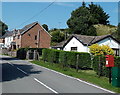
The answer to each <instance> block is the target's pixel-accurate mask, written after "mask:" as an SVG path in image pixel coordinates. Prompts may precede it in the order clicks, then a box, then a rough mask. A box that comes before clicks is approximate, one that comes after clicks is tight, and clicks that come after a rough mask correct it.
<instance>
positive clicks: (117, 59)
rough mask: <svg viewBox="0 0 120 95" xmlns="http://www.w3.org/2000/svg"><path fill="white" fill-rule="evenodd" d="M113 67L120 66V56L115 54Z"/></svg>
mask: <svg viewBox="0 0 120 95" xmlns="http://www.w3.org/2000/svg"><path fill="white" fill-rule="evenodd" d="M114 62H115V67H120V57H119V56H116V57H115V61H114Z"/></svg>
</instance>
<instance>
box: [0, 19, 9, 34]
mask: <svg viewBox="0 0 120 95" xmlns="http://www.w3.org/2000/svg"><path fill="white" fill-rule="evenodd" d="M7 30H8V26H7V25H6V24H5V23H3V22H2V21H0V35H1V36H2V35H4V34H5V32H6V31H7Z"/></svg>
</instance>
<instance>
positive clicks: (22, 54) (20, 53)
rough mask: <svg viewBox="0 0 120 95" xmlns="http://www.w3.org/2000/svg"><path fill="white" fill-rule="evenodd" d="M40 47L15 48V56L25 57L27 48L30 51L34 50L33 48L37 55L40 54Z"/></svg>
mask: <svg viewBox="0 0 120 95" xmlns="http://www.w3.org/2000/svg"><path fill="white" fill-rule="evenodd" d="M42 49H43V48H20V49H18V50H17V58H20V59H26V54H27V51H28V50H31V51H32V52H34V50H37V51H38V53H39V55H42Z"/></svg>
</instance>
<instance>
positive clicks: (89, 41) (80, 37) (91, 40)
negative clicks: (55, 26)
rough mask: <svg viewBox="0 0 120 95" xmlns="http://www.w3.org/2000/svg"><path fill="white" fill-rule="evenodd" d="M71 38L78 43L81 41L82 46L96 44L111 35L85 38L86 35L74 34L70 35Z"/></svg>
mask: <svg viewBox="0 0 120 95" xmlns="http://www.w3.org/2000/svg"><path fill="white" fill-rule="evenodd" d="M72 36H73V37H76V38H77V39H78V40H79V41H81V42H82V43H83V44H88V45H90V44H93V43H96V42H97V41H99V40H101V39H103V38H106V37H108V36H111V35H102V36H86V35H78V34H74V35H72Z"/></svg>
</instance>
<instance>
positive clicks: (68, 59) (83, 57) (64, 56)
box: [43, 49, 91, 68]
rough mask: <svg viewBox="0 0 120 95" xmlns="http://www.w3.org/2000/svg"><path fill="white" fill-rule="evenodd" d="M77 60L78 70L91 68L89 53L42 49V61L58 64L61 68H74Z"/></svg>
mask: <svg viewBox="0 0 120 95" xmlns="http://www.w3.org/2000/svg"><path fill="white" fill-rule="evenodd" d="M77 55H79V58H78V66H79V67H80V68H84V67H86V68H90V67H91V57H90V54H89V53H79V52H68V51H61V50H54V49H43V60H45V61H48V62H50V63H60V64H61V65H62V66H63V67H65V66H70V67H71V66H72V67H76V65H77V64H76V63H77Z"/></svg>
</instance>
